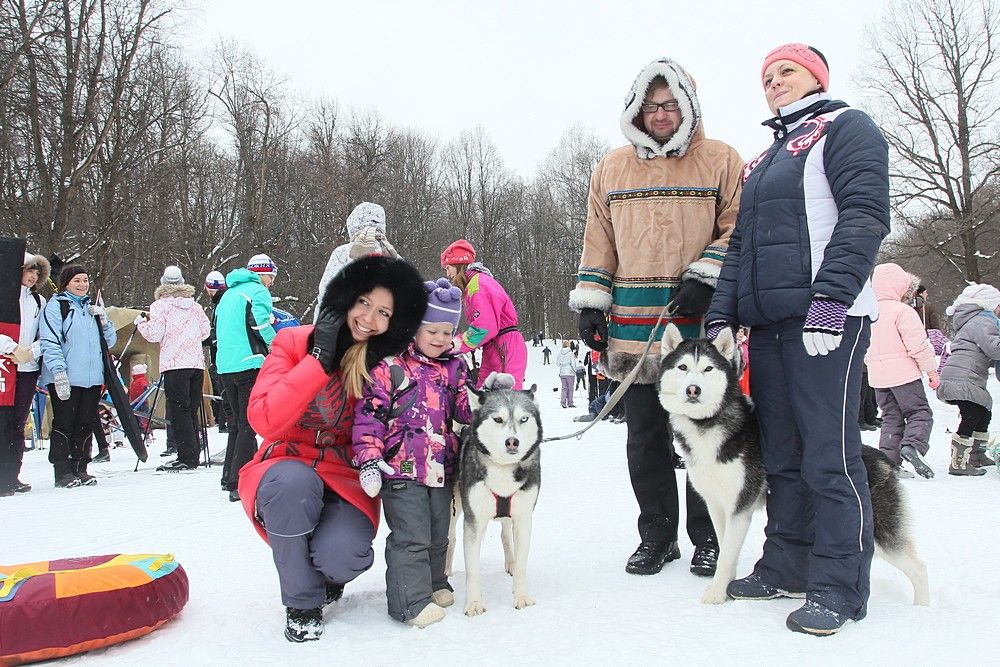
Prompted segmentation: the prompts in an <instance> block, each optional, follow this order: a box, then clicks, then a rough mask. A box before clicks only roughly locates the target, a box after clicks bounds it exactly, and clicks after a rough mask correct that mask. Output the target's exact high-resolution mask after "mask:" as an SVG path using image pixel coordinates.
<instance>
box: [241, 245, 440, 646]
mask: <svg viewBox="0 0 1000 667" xmlns="http://www.w3.org/2000/svg"><path fill="white" fill-rule="evenodd" d="M426 307H427V295H426V292H425V291H424V286H423V280H422V279H421V277H420V274H419V273H417V270H416V269H414V268H413V267H412V266H410V265H409V264H407V263H406V262H404V261H402V260H396V259H389V258H387V257H382V256H369V257H364V258H361V259H358V260H356V261H354V262H351V263H350V264H348V265H347V266H346V267H344V269H343V270H342V271H341V272H340V273H339V274H337V275H336V276H335V277H334V279H333V280H332V281H331V282H330V283H329V285H328V286H327V288H326V291H325V292H324V294H323V300H322V302H321V303H320V314H319V317H318V318H317V321H316V324H315V325H314V326H299V327H292V328H287V329H282V330H281V331H280V332H278V335H277V336H276V337H275V339H274V342H273V343H272V345H271V353H270V354H269V355H268V356H267V359H266V360H265V361H264V366H263V367H262V368H261V370H260V374H259V375H258V377H257V381H256V384H255V385H254V388H253V391H252V393H251V394H250V402H249V406H248V408H247V417H248V419H249V421H250V425H251V426H253V429H254V431H256V432H257V433H258V434H259V435H261V436H262V437H263V438H264V443H265V444H264V446H263V447H261V448H260V449H259V450H258V451H257V454H256V456H254V458H253V460H251V461H250V462H249V463H248V464H247V465H245V466H244V467H243V468H242V469H241V470H240V482H239V494H240V499H241V501H242V503H243V507H244V509H245V510H246V512H247V514H248V515H249V517H250V519H251V520H252V521H253V522H254V527H255V528H256V529H257V532H259V533H260V535H261V537H263V538H264V539H265V540H266V541H267V542H268V544H270V545H271V550H272V551H273V555H274V564H275V566H276V567H277V569H278V580H279V582H280V585H281V598H282V602H283V603H284V605H285V607H286V616H287V627H286V629H285V637H287V638H288V640H289V641H293V642H302V641H309V640H313V639H319V637H320V635H321V634H322V633H323V606H324V605H325V604H329V603H330V602H333V601H335V600H337V599H339V598H340V596H341V594H342V593H343V590H344V584H345V583H347V582H348V581H351V580H353V579H354V578H355V577H357V576H358V575H359V574H361V573H362V572H364V571H365V570H367V569H368V568H369V567H371V564H372V561H373V559H374V552H373V551H372V540H373V539H374V538H375V532H376V529H377V527H378V517H379V504H378V500H377V499H373V498H370V497H369V496H368V495H367V494H366V493H365V492H364V491H363V490H362V489H361V484H360V482H359V480H358V471H357V470H355V469H354V468H352V467H351V426H352V422H353V416H354V402H355V400H356V399H357V398H358V397H359V396H360V394H361V388H362V386H363V383H364V382H366V381H368V380H369V375H368V371H369V369H371V368H373V367H374V366H375V364H377V363H378V362H379V361H380V360H381V359H382V358H383V357H386V356H389V355H393V354H398V353H400V352H402V351H403V350H404V349H405V348H406V346H407V344H408V343H409V342H410V340H412V338H413V334H414V333H415V332H416V330H417V327H419V326H420V320H421V317H422V316H423V313H424V310H425V309H426Z"/></svg>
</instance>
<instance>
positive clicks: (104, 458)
mask: <svg viewBox="0 0 1000 667" xmlns="http://www.w3.org/2000/svg"><path fill="white" fill-rule="evenodd" d="M92 460H93V462H94V463H108V462H109V461H110V460H111V452H109V451H108V450H106V449H101V450H98V452H97V456H95V457H94V458H93V459H92Z"/></svg>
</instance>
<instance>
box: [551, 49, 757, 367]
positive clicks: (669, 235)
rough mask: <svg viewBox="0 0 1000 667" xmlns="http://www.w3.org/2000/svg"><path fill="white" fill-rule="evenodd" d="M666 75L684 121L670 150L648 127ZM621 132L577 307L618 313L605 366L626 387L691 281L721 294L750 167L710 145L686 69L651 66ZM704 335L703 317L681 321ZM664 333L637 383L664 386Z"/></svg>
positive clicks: (592, 211) (590, 232) (608, 162)
mask: <svg viewBox="0 0 1000 667" xmlns="http://www.w3.org/2000/svg"><path fill="white" fill-rule="evenodd" d="M657 75H660V76H662V77H663V78H664V79H666V81H667V83H668V85H669V86H670V90H671V92H673V93H674V96H675V97H676V99H677V101H678V103H679V104H680V113H681V124H680V126H679V127H678V129H677V131H676V132H675V133H674V135H673V136H672V137H671V138H670V140H669V141H667V143H665V144H663V145H660V144H659V143H658V142H656V141H655V140H654V139H653V138H652V137H651V136H650V135H649V134H648V133H647V132H646V131H645V130H644V129H642V122H641V121H642V116H641V114H642V110H641V109H640V105H641V104H642V102H643V99H644V98H645V94H646V90H647V88H648V86H649V84H650V82H652V80H653V78H654V77H655V76H657ZM621 126H622V130H623V132H624V134H625V137H626V138H627V139H628V140H629V141H630V142H631V145H629V146H623V147H621V148H617V149H615V150H613V151H611V152H610V153H608V155H606V156H605V157H604V159H602V160H601V162H600V163H599V164H598V165H597V168H596V169H595V170H594V174H593V177H592V178H591V183H590V194H589V201H588V210H587V226H586V230H585V231H584V239H583V253H582V255H581V257H580V269H579V282H578V283H577V286H576V288H575V289H574V290H573V291H572V292H570V296H569V306H570V308H572V309H573V310H576V311H579V310H581V309H583V308H596V309H598V310H600V311H603V312H605V313H607V314H608V315H609V323H608V350H607V351H606V352H605V353H603V354H602V366H603V368H604V369H605V370H606V372H607V375H609V376H610V377H612V378H614V379H616V380H621V379H623V378H624V377H625V375H627V374H628V373H629V371H631V370H632V368H633V367H634V366H635V364H636V362H637V360H638V356H639V354H640V353H641V352H642V349H643V348H644V347H645V345H646V341H647V340H648V338H649V335H650V333H651V331H652V328H653V324H654V323H655V321H656V318H657V316H658V315H659V314H660V312H661V311H662V309H663V306H664V305H666V304H667V302H668V301H670V299H671V297H672V296H673V294H674V290H676V289H677V287H678V285H679V284H680V282H681V280H682V279H694V280H697V281H699V282H703V283H705V284H707V285H710V286H712V287H715V282H716V279H717V277H718V275H719V270H720V268H721V266H722V260H723V258H724V257H725V253H726V250H727V248H728V245H729V236H730V234H731V233H732V230H733V227H734V226H735V224H736V212H737V209H738V205H739V197H740V188H741V181H742V169H743V160H742V158H740V156H739V153H737V152H736V150H735V149H734V148H732V147H731V146H729V145H728V144H725V143H723V142H721V141H715V140H712V139H706V138H705V135H704V130H703V128H702V122H701V110H700V107H699V105H698V98H697V95H696V93H695V86H694V83H693V82H692V80H691V79H690V77H689V76H688V75H687V73H686V72H685V71H684V70H683V69H682V68H681V67H680V66H679V65H677V63H675V62H673V61H671V60H668V59H665V58H664V59H661V60H657V61H655V62H653V63H650V64H649V65H647V66H646V67H645V68H644V69H643V70H642V72H641V73H640V74H639V76H638V78H637V79H636V81H635V83H634V84H633V86H632V89H631V90H630V91H629V94H628V96H627V97H626V106H625V111H624V112H623V113H622V117H621ZM672 321H673V322H674V324H677V325H678V326H679V327H680V328H681V331H682V333H683V334H684V335H685V336H687V337H691V336H697V335H699V333H700V331H701V318H673V319H672ZM659 358H660V353H659V336H657V337H656V338H655V340H654V342H653V346H652V348H651V349H650V351H649V354H648V356H647V357H646V359H645V361H644V362H643V367H642V369H641V370H640V372H639V375H638V376H637V378H636V380H635V381H636V382H638V383H639V384H653V383H655V382H656V375H657V370H658V367H659Z"/></svg>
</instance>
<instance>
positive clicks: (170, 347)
mask: <svg viewBox="0 0 1000 667" xmlns="http://www.w3.org/2000/svg"><path fill="white" fill-rule="evenodd" d="M153 297H154V298H155V299H156V301H154V302H153V303H152V304H150V306H149V319H148V320H146V321H145V322H140V323H139V324H138V325H137V328H138V329H139V333H140V334H142V337H143V338H145V339H146V340H148V341H149V342H150V343H159V344H160V372H161V373H163V372H165V371H173V370H177V369H180V368H205V352H204V349H203V348H202V344H201V342H202V341H203V340H205V339H206V338H208V337H209V335H210V334H211V333H212V325H211V324H210V323H209V321H208V316H207V315H205V309H204V308H202V307H201V304H199V303H198V302H197V301H195V300H194V287H192V286H191V285H160V286H159V287H157V288H156V291H155V292H153Z"/></svg>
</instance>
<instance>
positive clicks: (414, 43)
mask: <svg viewBox="0 0 1000 667" xmlns="http://www.w3.org/2000/svg"><path fill="white" fill-rule="evenodd" d="M889 6H890V5H889V3H888V2H887V1H886V0H841V1H840V2H838V3H835V4H829V3H827V4H823V3H780V2H778V3H775V2H773V1H771V2H756V1H744V2H720V1H718V0H694V1H691V0H688V1H687V2H675V1H673V0H659V1H645V0H643V1H637V2H628V1H625V2H617V3H612V2H607V1H606V2H590V1H588V0H576V1H571V0H534V1H530V0H513V1H506V2H505V1H503V0H499V1H494V2H487V1H486V0H481V1H473V0H469V1H468V2H461V1H459V0H451V1H435V2H426V1H425V2H419V1H410V2H406V1H397V0H392V1H380V0H368V1H367V2H350V3H341V2H327V1H322V0H311V1H310V0H281V1H279V2H275V1H274V0H268V1H267V2H264V1H261V0H203V3H202V4H201V6H200V8H199V9H197V10H195V11H194V12H193V13H191V14H190V15H189V18H188V20H187V21H186V23H185V24H183V25H182V26H181V30H182V32H183V36H184V39H185V40H186V43H187V44H188V45H189V46H190V50H191V55H192V56H195V57H197V54H198V53H199V51H200V52H202V53H204V52H207V51H208V50H209V49H210V47H211V46H212V45H213V44H214V43H215V42H217V41H218V40H219V38H226V39H229V38H235V39H237V40H239V41H240V42H242V43H243V44H245V45H246V46H248V47H250V48H251V49H252V50H253V51H254V52H256V53H257V54H258V55H259V56H260V57H261V58H263V59H264V61H265V62H267V63H268V64H270V65H271V66H272V67H273V68H274V69H275V70H276V71H277V72H278V73H279V74H280V75H282V76H284V77H286V78H287V81H288V86H289V89H290V91H292V92H295V93H298V94H299V95H301V96H302V97H304V98H307V99H310V98H314V97H319V96H325V97H330V98H334V99H336V100H338V101H339V102H340V103H341V105H343V106H348V105H349V106H355V107H374V108H376V109H378V110H379V111H380V112H381V113H382V114H383V116H384V117H385V118H386V120H387V121H389V122H390V123H391V124H392V125H395V126H402V127H412V128H416V129H420V130H422V131H425V132H427V133H428V134H430V135H432V136H436V137H438V138H440V139H441V140H442V141H447V140H449V139H451V138H453V137H455V136H456V135H457V134H458V133H459V132H460V131H461V130H463V129H467V128H471V127H473V126H475V125H476V124H477V123H478V124H482V125H483V126H484V127H485V128H486V129H487V131H488V132H489V134H490V136H491V137H492V138H493V140H494V141H495V142H496V144H497V146H498V147H499V150H500V152H501V155H502V156H503V158H504V160H505V162H506V163H507V165H508V166H509V167H510V168H512V169H514V170H515V171H517V172H518V173H520V174H522V175H523V176H531V175H533V174H534V173H535V169H536V167H537V165H538V163H539V162H540V161H541V160H542V159H543V158H544V156H545V155H546V154H547V153H548V152H549V151H550V150H551V149H552V148H553V147H554V146H555V145H556V143H557V142H558V141H559V137H560V136H561V135H562V133H563V132H564V131H565V130H566V129H567V128H569V127H570V126H572V125H573V124H575V123H579V124H582V125H583V126H585V127H589V128H592V129H593V130H595V131H596V132H597V134H598V135H599V136H600V137H601V138H603V139H604V140H605V141H607V142H608V143H609V144H610V145H612V146H617V145H621V144H623V143H625V140H624V138H623V137H622V135H621V131H620V130H619V126H618V119H619V114H620V113H621V108H622V104H623V100H624V97H625V94H626V92H627V91H628V90H629V88H630V86H631V84H632V81H633V80H634V78H635V76H636V74H638V72H639V70H640V69H642V67H643V66H644V65H646V64H647V63H649V62H650V61H652V60H654V59H656V58H658V57H660V56H664V55H665V56H668V57H671V58H673V59H674V60H676V61H677V62H679V63H680V64H681V65H683V66H684V67H685V68H686V69H687V70H688V71H689V72H690V73H691V74H692V75H693V77H694V78H695V80H696V81H697V84H698V92H699V98H700V100H701V104H702V109H703V113H704V121H705V130H706V134H707V135H708V136H709V137H712V138H715V139H721V140H723V141H726V142H728V143H730V144H732V145H733V146H735V147H736V149H737V150H738V151H739V152H740V153H741V154H742V155H743V156H744V157H745V158H748V159H749V158H751V157H753V156H755V155H757V154H758V153H759V152H760V151H762V150H763V149H764V148H765V147H766V146H767V144H768V143H769V141H770V133H769V131H767V130H766V129H764V128H762V127H761V126H760V122H761V121H763V120H764V119H766V118H767V117H768V116H769V115H770V113H769V112H768V109H767V106H766V105H765V104H764V96H763V92H762V89H761V86H760V78H759V77H760V64H761V62H762V60H763V57H764V55H765V54H766V53H767V52H768V51H769V50H770V49H772V48H773V47H775V46H777V45H779V44H783V43H785V42H790V41H799V42H805V43H807V44H811V45H812V46H815V47H817V48H818V49H820V50H821V51H822V52H823V53H824V55H826V57H827V60H828V61H829V63H830V70H831V74H830V88H831V92H832V93H833V94H834V96H836V97H839V98H841V99H844V100H845V101H847V102H848V103H855V102H858V101H859V96H860V95H859V93H860V91H858V90H856V89H855V88H854V86H853V85H852V78H853V75H854V74H855V73H856V71H857V68H858V67H859V66H860V59H859V56H860V52H861V49H862V46H863V43H864V30H865V28H866V27H867V26H870V25H871V24H873V23H875V22H877V20H878V18H879V16H880V15H881V13H882V12H884V11H886V10H887V8H888V7H889ZM626 8H627V9H626Z"/></svg>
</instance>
